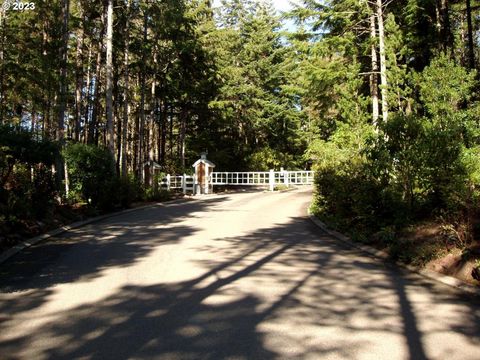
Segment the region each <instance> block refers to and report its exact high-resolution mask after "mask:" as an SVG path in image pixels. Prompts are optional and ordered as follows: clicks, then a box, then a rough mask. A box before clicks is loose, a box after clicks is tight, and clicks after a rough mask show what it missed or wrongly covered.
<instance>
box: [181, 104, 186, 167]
mask: <svg viewBox="0 0 480 360" xmlns="http://www.w3.org/2000/svg"><path fill="white" fill-rule="evenodd" d="M187 116H188V112H187V110H182V112H181V115H180V138H179V144H180V151H179V156H180V163H181V164H182V168H183V169H185V135H186V132H187Z"/></svg>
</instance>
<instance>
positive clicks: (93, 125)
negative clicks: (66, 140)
mask: <svg viewBox="0 0 480 360" xmlns="http://www.w3.org/2000/svg"><path fill="white" fill-rule="evenodd" d="M101 49H102V44H101V42H100V44H99V45H98V53H97V61H96V64H95V79H94V84H93V86H94V88H93V99H92V102H93V104H92V105H93V108H92V119H91V121H90V123H89V124H88V141H87V142H88V143H89V144H95V143H96V139H97V122H98V114H99V112H100V101H99V99H98V94H99V92H100V91H99V89H100V70H101V62H102V50H101Z"/></svg>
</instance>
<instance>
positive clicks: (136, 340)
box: [0, 218, 480, 359]
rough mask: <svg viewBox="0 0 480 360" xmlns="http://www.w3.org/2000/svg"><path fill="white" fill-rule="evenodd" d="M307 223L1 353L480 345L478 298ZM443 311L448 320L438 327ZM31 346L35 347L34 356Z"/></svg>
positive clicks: (54, 355)
mask: <svg viewBox="0 0 480 360" xmlns="http://www.w3.org/2000/svg"><path fill="white" fill-rule="evenodd" d="M306 221H307V220H306V219H305V218H292V219H291V221H290V222H288V223H284V224H278V225H276V226H274V227H271V228H265V229H259V230H257V231H254V232H252V233H250V234H246V235H244V236H240V237H236V238H219V239H215V240H214V241H212V244H211V245H209V246H205V245H199V246H198V247H197V248H196V251H197V253H198V259H196V260H194V261H195V263H196V265H197V266H201V267H202V268H203V269H205V271H204V272H203V273H201V274H199V275H198V276H197V277H196V278H194V279H191V280H189V281H183V282H176V283H169V284H164V283H162V282H161V279H160V280H159V282H160V283H159V284H156V285H151V286H133V285H129V286H125V287H123V288H122V289H121V290H119V291H118V292H117V293H116V294H113V295H111V296H108V297H106V298H105V299H103V300H102V301H101V302H99V303H98V304H84V305H81V306H78V307H75V308H73V309H70V310H67V311H64V312H61V313H58V314H56V316H55V317H54V318H53V319H51V320H49V321H47V322H45V323H44V324H43V325H42V326H40V327H39V328H37V329H35V332H32V333H30V334H26V335H24V336H17V337H13V338H9V339H8V340H5V341H3V342H2V343H0V352H1V353H2V354H8V355H10V356H12V358H14V357H26V356H27V355H30V357H31V356H41V357H44V358H47V359H75V358H88V359H127V358H155V359H276V358H300V359H301V358H307V357H310V358H325V357H333V358H344V359H354V358H358V357H360V356H359V355H360V354H363V355H365V354H366V353H372V354H375V353H378V354H385V348H383V347H384V346H386V347H387V348H386V350H387V353H388V351H390V352H391V351H397V352H398V354H397V355H398V357H400V358H411V359H414V358H415V359H422V358H428V356H427V351H426V349H425V337H427V336H433V335H435V334H436V333H438V334H444V333H448V332H455V333H457V334H461V335H464V336H466V337H468V338H469V339H468V341H467V342H468V343H469V344H470V345H472V344H473V346H479V345H480V332H479V330H480V329H479V317H478V315H479V306H478V303H477V302H475V301H471V299H464V298H462V297H460V296H458V295H457V294H455V293H453V292H448V291H445V289H442V288H437V287H436V286H434V285H432V284H430V283H428V282H425V281H422V280H419V279H417V278H412V279H409V278H408V276H407V277H405V276H404V275H402V274H401V273H400V272H399V271H398V270H396V269H395V268H392V267H391V266H386V265H385V264H382V263H378V262H377V261H374V260H372V259H371V258H368V257H365V256H364V255H363V254H359V253H358V252H357V251H356V250H352V249H350V248H348V247H346V246H344V245H339V244H338V242H337V241H336V240H333V239H331V238H329V237H327V236H325V235H322V234H319V233H316V232H315V230H313V228H311V226H310V225H309V224H307V223H306ZM188 231H191V230H188ZM188 231H187V232H188ZM101 267H102V265H99V266H98V267H97V268H101ZM77 278H78V277H77ZM43 291H46V290H43ZM424 292H426V293H428V294H430V296H432V297H434V298H435V302H436V303H438V304H439V305H440V306H443V307H449V306H454V307H455V309H454V310H451V311H450V312H449V313H448V314H438V313H437V312H436V310H435V309H430V308H429V305H428V304H427V303H426V302H424V300H423V298H422V299H418V298H416V297H415V294H416V293H424ZM16 310H17V311H19V309H16ZM25 310H26V309H25V307H23V308H22V311H21V312H25ZM2 311H3V309H2ZM19 312H20V311H19ZM442 316H448V319H445V318H443V320H445V321H443V322H439V321H438V320H437V318H439V317H442ZM452 317H454V318H452ZM419 318H421V322H422V323H423V325H422V324H420V322H419ZM431 323H433V325H431ZM435 324H436V325H435ZM42 339H43V340H42ZM45 339H51V340H52V341H53V344H55V345H46V343H45V341H44V340H45ZM379 339H381V340H379ZM30 344H38V345H37V346H38V347H37V349H36V350H35V351H33V350H32V352H31V353H29V346H31V345H30ZM389 347H391V348H389ZM479 348H480V347H479ZM392 349H393V350H392ZM448 350H449V349H448V348H447V349H446V351H448ZM451 350H452V351H458V349H455V348H452V349H451Z"/></svg>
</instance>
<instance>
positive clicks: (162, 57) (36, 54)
mask: <svg viewBox="0 0 480 360" xmlns="http://www.w3.org/2000/svg"><path fill="white" fill-rule="evenodd" d="M12 3H13V2H12ZM34 5H35V6H34V9H25V10H23V11H15V10H14V9H13V8H10V9H6V7H5V6H4V7H3V10H2V11H1V12H0V126H1V132H0V216H1V219H0V220H1V221H2V222H3V223H9V222H10V223H11V222H13V221H15V219H19V218H28V217H29V216H30V217H34V218H41V217H42V216H45V214H46V213H48V211H46V209H47V208H50V207H51V206H54V205H55V204H60V203H69V202H70V203H74V202H79V201H80V202H81V201H90V202H92V204H93V205H98V206H100V207H102V206H103V207H108V206H109V205H110V206H111V205H112V204H116V203H121V204H126V203H128V202H129V201H130V200H131V199H134V198H137V197H141V193H142V194H145V193H148V191H149V189H146V188H145V186H144V184H142V169H143V167H144V165H145V164H146V163H148V162H150V161H155V162H156V163H158V164H159V165H160V166H161V168H162V171H163V172H164V173H184V172H191V164H192V163H193V162H194V161H195V160H196V159H197V157H198V155H199V153H200V152H202V151H208V154H209V155H208V156H209V159H211V160H212V161H213V162H215V163H216V164H217V169H221V170H224V171H228V170H267V169H271V168H279V167H285V168H289V169H304V168H309V167H313V168H314V169H315V170H316V171H317V193H316V201H315V206H314V210H315V211H316V213H317V214H318V215H319V216H320V217H322V218H324V219H327V220H328V221H329V222H330V223H331V224H333V225H335V226H339V227H341V228H344V229H350V228H354V229H355V231H356V233H357V234H363V235H361V237H362V236H363V237H367V236H370V235H371V234H372V233H374V234H380V235H379V236H381V237H382V238H384V239H386V241H388V239H391V238H392V239H393V238H394V237H395V234H396V232H397V231H398V229H400V228H403V227H404V226H405V225H406V224H409V223H412V222H414V221H418V220H420V219H425V218H436V219H442V221H443V222H444V226H443V228H444V229H445V232H446V233H448V234H450V235H451V236H450V235H448V236H450V237H451V238H452V239H456V240H454V241H455V242H456V243H458V244H459V246H463V247H464V248H466V247H467V245H469V244H471V243H472V241H473V237H474V234H475V231H474V230H475V228H476V227H477V225H476V224H477V222H476V219H477V216H476V215H477V213H478V209H479V204H478V197H479V195H480V193H479V190H478V185H479V183H480V161H479V156H480V131H479V121H480V117H479V115H480V114H479V110H480V109H479V107H478V92H477V91H478V89H479V82H478V74H477V68H478V66H479V57H480V51H479V50H480V49H479V45H480V43H479V39H480V38H479V35H480V33H479V27H480V1H476V0H395V1H385V0H324V1H313V0H303V1H298V2H297V3H296V4H295V5H293V4H292V10H291V11H289V12H288V13H284V14H278V12H277V11H276V10H275V7H274V3H273V2H269V1H260V0H222V1H219V2H215V3H213V2H212V1H208V0H162V1H148V0H144V1H137V0H104V1H88V0H76V1H75V0H72V1H70V0H55V1H40V0H38V1H35V2H34ZM286 20H288V21H289V22H290V23H294V24H295V26H294V27H292V26H290V27H288V29H289V30H286V29H287V27H285V26H284V24H285V21H286ZM119 188H120V189H122V191H118V189H119ZM125 194H126V195H125ZM150 194H152V192H151V191H150ZM122 197H123V198H122ZM125 197H127V198H125ZM452 241H453V240H452ZM392 246H393V245H392Z"/></svg>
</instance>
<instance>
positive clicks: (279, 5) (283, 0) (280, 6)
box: [213, 0, 295, 12]
mask: <svg viewBox="0 0 480 360" xmlns="http://www.w3.org/2000/svg"><path fill="white" fill-rule="evenodd" d="M290 2H291V1H290V0H272V3H273V6H275V8H276V9H277V10H278V11H279V12H280V11H286V10H290V9H291V7H290ZM293 2H295V1H293ZM218 5H220V0H213V6H218Z"/></svg>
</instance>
